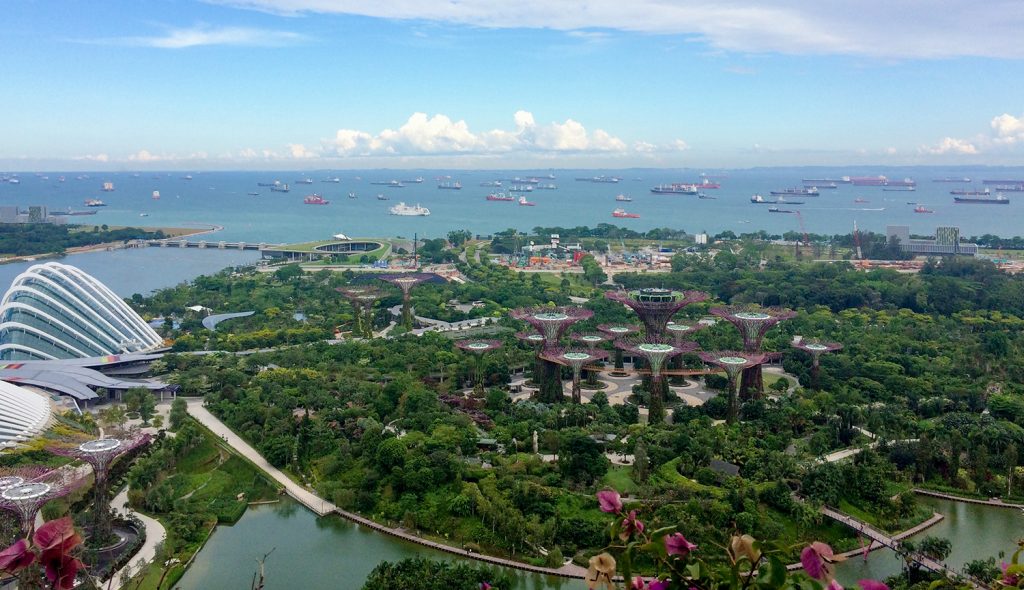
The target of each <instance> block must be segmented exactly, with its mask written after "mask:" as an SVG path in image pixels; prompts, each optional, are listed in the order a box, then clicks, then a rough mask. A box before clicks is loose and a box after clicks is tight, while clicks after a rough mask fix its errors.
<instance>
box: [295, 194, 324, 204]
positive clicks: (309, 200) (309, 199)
mask: <svg viewBox="0 0 1024 590" xmlns="http://www.w3.org/2000/svg"><path fill="white" fill-rule="evenodd" d="M302 202H303V203H305V204H306V205H330V204H331V202H330V201H328V200H327V199H325V198H323V197H321V196H320V195H318V194H316V193H314V194H312V195H307V196H306V198H305V199H302Z"/></svg>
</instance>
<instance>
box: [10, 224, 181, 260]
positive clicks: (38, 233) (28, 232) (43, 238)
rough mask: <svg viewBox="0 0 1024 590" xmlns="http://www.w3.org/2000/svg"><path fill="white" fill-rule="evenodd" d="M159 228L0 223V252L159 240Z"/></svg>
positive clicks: (24, 253)
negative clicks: (153, 230)
mask: <svg viewBox="0 0 1024 590" xmlns="http://www.w3.org/2000/svg"><path fill="white" fill-rule="evenodd" d="M165 237H166V236H165V235H164V233H163V232H162V231H155V232H152V231H145V230H142V229H139V228H137V227H122V228H118V229H110V228H108V227H107V226H106V225H102V226H99V225H94V226H91V227H90V226H77V225H58V224H55V223H4V224H0V253H3V254H8V255H11V256H33V255H36V254H49V253H58V254H59V253H62V252H64V250H66V249H68V248H76V247H81V246H92V245H95V244H106V243H108V242H124V241H127V240H135V239H141V240H160V239H163V238H165Z"/></svg>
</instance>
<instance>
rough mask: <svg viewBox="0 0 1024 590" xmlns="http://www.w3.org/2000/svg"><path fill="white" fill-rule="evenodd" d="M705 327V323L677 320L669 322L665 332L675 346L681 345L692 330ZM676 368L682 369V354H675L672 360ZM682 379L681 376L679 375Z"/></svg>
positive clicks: (692, 332)
mask: <svg viewBox="0 0 1024 590" xmlns="http://www.w3.org/2000/svg"><path fill="white" fill-rule="evenodd" d="M706 327H707V324H701V323H692V324H681V323H678V322H669V323H668V324H667V325H666V326H665V332H666V333H667V335H668V336H670V337H671V338H672V341H673V342H674V343H675V345H676V346H680V345H682V343H683V341H685V340H686V339H687V338H689V337H691V336H693V334H694V332H698V331H700V330H703V329H704V328H706ZM674 365H675V367H674V368H676V369H678V370H682V369H683V357H682V355H680V356H677V357H676V359H675V362H674ZM679 378H680V379H682V377H679Z"/></svg>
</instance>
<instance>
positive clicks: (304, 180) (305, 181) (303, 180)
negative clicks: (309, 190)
mask: <svg viewBox="0 0 1024 590" xmlns="http://www.w3.org/2000/svg"><path fill="white" fill-rule="evenodd" d="M295 184H313V179H312V178H308V177H307V178H300V179H298V180H296V181H295Z"/></svg>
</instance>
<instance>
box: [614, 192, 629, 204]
mask: <svg viewBox="0 0 1024 590" xmlns="http://www.w3.org/2000/svg"><path fill="white" fill-rule="evenodd" d="M615 200H616V201H619V202H622V203H629V202H632V200H633V197H630V196H629V195H624V194H622V193H619V194H618V195H616V196H615Z"/></svg>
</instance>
